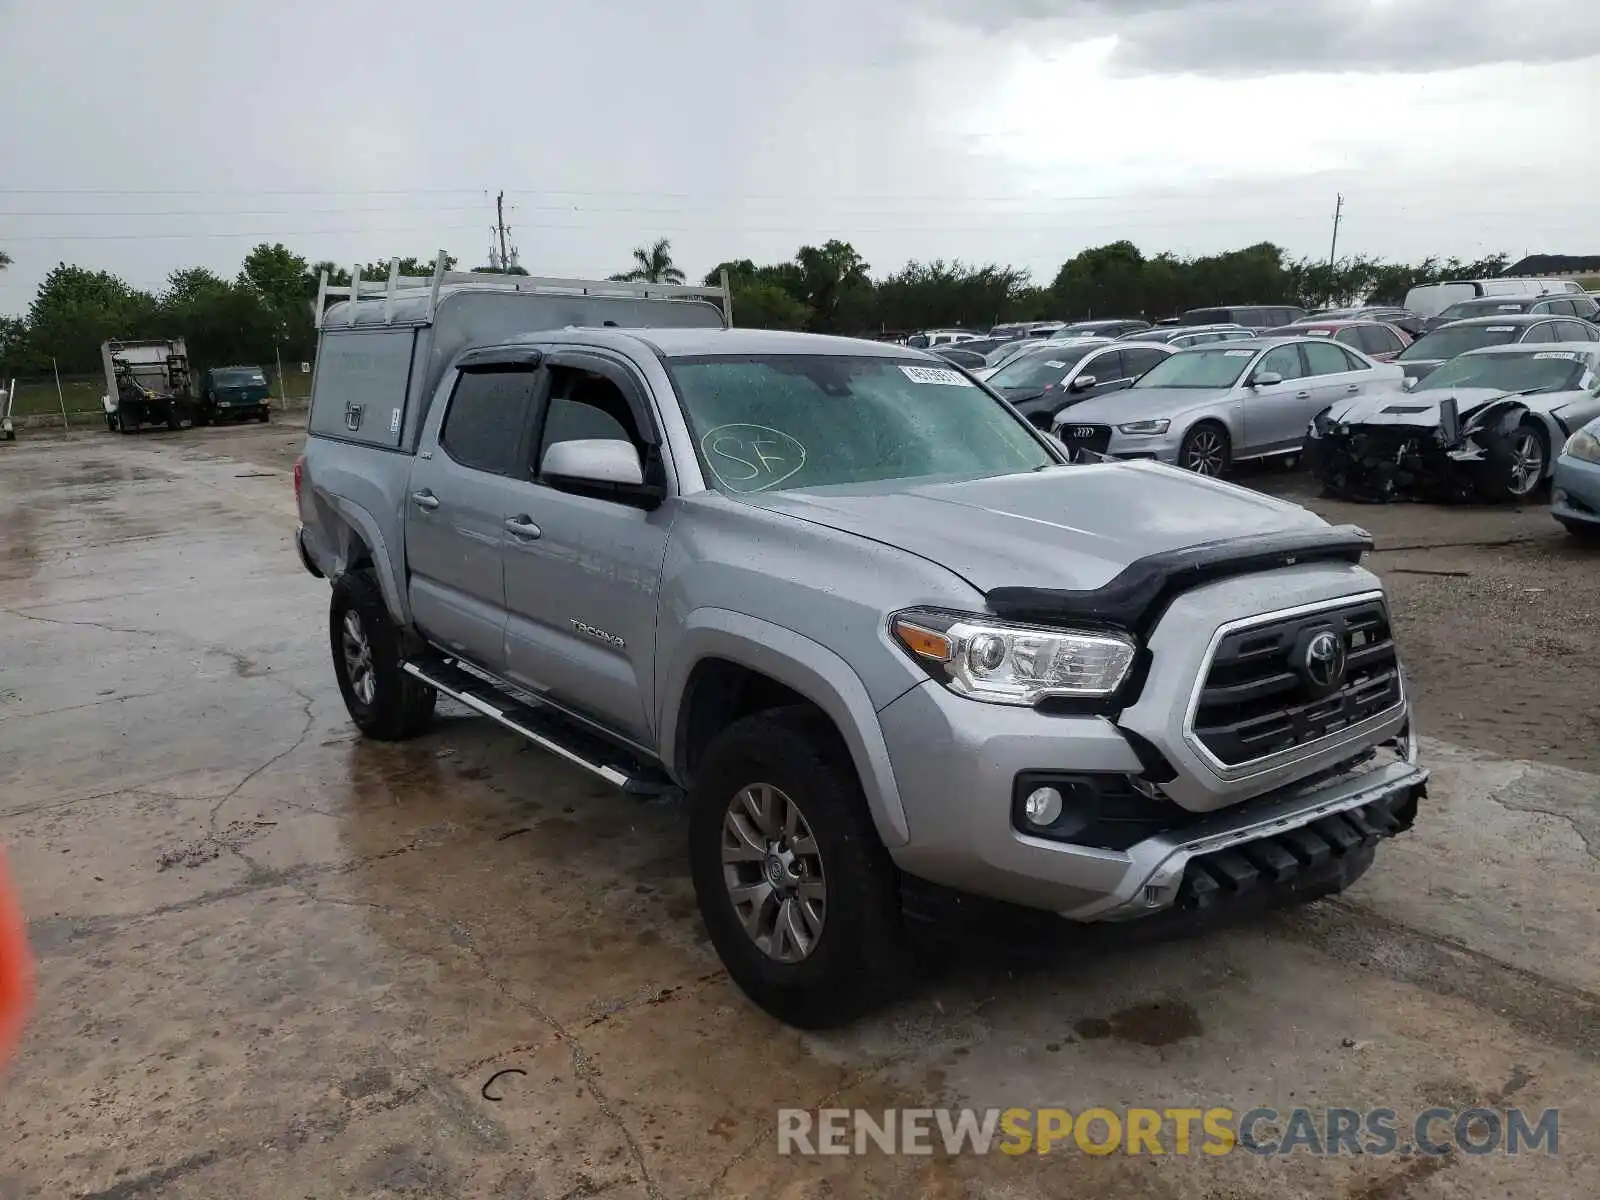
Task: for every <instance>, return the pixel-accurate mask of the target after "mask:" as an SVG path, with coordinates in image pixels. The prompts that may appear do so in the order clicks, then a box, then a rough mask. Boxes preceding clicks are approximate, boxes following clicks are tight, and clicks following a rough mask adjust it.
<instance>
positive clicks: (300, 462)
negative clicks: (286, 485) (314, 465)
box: [294, 454, 306, 504]
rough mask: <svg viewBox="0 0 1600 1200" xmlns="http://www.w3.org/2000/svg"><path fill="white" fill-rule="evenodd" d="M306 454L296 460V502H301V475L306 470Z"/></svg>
mask: <svg viewBox="0 0 1600 1200" xmlns="http://www.w3.org/2000/svg"><path fill="white" fill-rule="evenodd" d="M305 467H306V456H305V455H304V454H302V455H301V456H300V457H299V458H297V459H295V460H294V502H295V503H296V504H299V503H300V476H301V474H302V473H303V472H304V471H305Z"/></svg>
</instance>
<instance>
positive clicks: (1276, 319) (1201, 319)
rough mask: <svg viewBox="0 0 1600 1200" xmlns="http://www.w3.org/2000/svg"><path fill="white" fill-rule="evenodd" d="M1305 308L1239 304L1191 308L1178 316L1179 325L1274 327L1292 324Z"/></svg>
mask: <svg viewBox="0 0 1600 1200" xmlns="http://www.w3.org/2000/svg"><path fill="white" fill-rule="evenodd" d="M1305 315H1306V310H1305V309H1303V308H1299V307H1297V306H1295V305H1292V304H1240V305H1235V306H1230V307H1224V308H1191V309H1190V310H1189V311H1188V312H1186V313H1184V314H1183V316H1181V317H1179V318H1178V324H1180V325H1243V326H1244V327H1245V328H1246V329H1275V328H1277V327H1278V326H1279V325H1292V324H1293V323H1294V322H1295V321H1296V320H1297V319H1299V318H1300V317H1303V316H1305Z"/></svg>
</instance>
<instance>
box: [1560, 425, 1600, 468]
mask: <svg viewBox="0 0 1600 1200" xmlns="http://www.w3.org/2000/svg"><path fill="white" fill-rule="evenodd" d="M1561 453H1562V454H1564V455H1566V456H1567V457H1568V458H1576V459H1578V460H1579V461H1581V462H1588V463H1596V464H1600V438H1597V437H1595V435H1594V434H1592V433H1590V432H1589V431H1588V430H1587V429H1580V430H1578V432H1577V433H1575V434H1573V435H1572V436H1571V437H1569V438H1568V439H1567V444H1566V445H1565V446H1563V447H1561Z"/></svg>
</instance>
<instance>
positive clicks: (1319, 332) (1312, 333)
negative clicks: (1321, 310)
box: [1306, 329, 1329, 337]
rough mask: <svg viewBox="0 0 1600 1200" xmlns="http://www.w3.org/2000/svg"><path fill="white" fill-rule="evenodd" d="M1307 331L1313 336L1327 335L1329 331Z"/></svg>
mask: <svg viewBox="0 0 1600 1200" xmlns="http://www.w3.org/2000/svg"><path fill="white" fill-rule="evenodd" d="M1306 333H1307V334H1308V335H1309V336H1311V337H1327V336H1328V333H1329V331H1328V330H1326V329H1308V330H1306Z"/></svg>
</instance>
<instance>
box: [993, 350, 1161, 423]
mask: <svg viewBox="0 0 1600 1200" xmlns="http://www.w3.org/2000/svg"><path fill="white" fill-rule="evenodd" d="M1172 353H1174V351H1173V350H1172V348H1171V347H1169V346H1125V345H1123V344H1122V343H1121V342H1113V341H1110V340H1108V339H1105V338H1101V339H1098V340H1096V341H1077V342H1072V343H1069V344H1065V345H1045V346H1042V347H1040V349H1039V350H1038V351H1037V352H1036V353H1033V354H1026V355H1023V356H1021V357H1020V358H1015V359H1013V360H1012V361H1011V363H1010V364H1009V365H1008V366H1005V367H1002V368H1001V369H1000V370H998V371H996V372H995V373H994V374H993V375H991V376H990V377H989V379H988V380H987V382H988V384H989V386H990V387H992V388H993V389H994V390H995V391H997V392H999V393H1000V394H1001V395H1002V396H1004V397H1005V398H1006V399H1007V400H1008V401H1010V402H1011V406H1012V407H1013V408H1015V409H1016V410H1017V411H1018V412H1020V413H1021V414H1022V415H1023V416H1025V417H1027V418H1028V420H1029V421H1031V422H1032V423H1033V424H1034V425H1035V426H1036V427H1038V428H1039V429H1044V430H1049V429H1052V428H1053V427H1054V425H1055V418H1056V414H1057V413H1059V412H1061V411H1062V410H1063V409H1065V408H1067V407H1069V406H1071V405H1075V404H1079V403H1081V402H1083V401H1085V400H1090V399H1093V398H1094V397H1095V396H1104V395H1106V394H1108V393H1110V392H1120V391H1121V390H1122V389H1123V388H1125V387H1128V386H1130V385H1131V384H1132V383H1133V381H1134V380H1135V379H1137V378H1139V376H1141V375H1143V374H1144V373H1145V372H1146V371H1148V370H1149V369H1150V368H1151V367H1153V366H1155V365H1156V364H1157V363H1158V362H1160V361H1161V360H1162V359H1164V358H1166V357H1167V356H1168V355H1170V354H1172Z"/></svg>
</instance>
